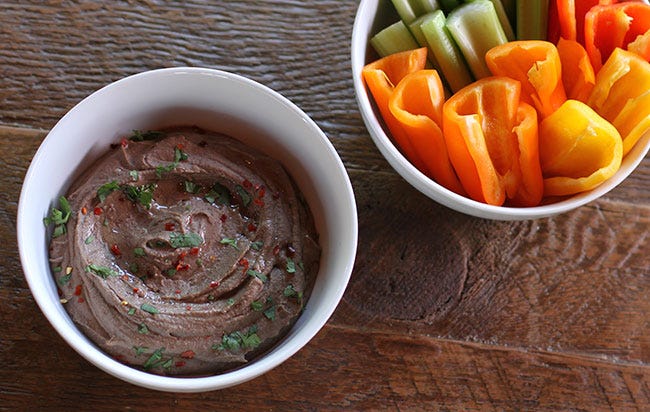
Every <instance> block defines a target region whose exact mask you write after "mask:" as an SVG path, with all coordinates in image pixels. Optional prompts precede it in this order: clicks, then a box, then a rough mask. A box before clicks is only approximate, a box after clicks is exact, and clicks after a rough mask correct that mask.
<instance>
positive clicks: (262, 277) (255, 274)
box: [246, 269, 268, 282]
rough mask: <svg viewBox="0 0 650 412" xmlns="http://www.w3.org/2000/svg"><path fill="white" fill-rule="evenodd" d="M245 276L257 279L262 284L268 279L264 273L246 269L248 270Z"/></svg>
mask: <svg viewBox="0 0 650 412" xmlns="http://www.w3.org/2000/svg"><path fill="white" fill-rule="evenodd" d="M246 274H247V275H248V276H252V277H255V278H258V279H259V280H261V281H262V282H266V281H267V280H268V278H267V277H266V275H265V274H264V273H261V272H258V271H256V270H253V269H248V270H247V271H246Z"/></svg>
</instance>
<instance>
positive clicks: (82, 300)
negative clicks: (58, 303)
mask: <svg viewBox="0 0 650 412" xmlns="http://www.w3.org/2000/svg"><path fill="white" fill-rule="evenodd" d="M85 301H86V299H84V298H79V299H77V302H79V303H84V302H85Z"/></svg>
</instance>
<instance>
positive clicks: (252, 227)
mask: <svg viewBox="0 0 650 412" xmlns="http://www.w3.org/2000/svg"><path fill="white" fill-rule="evenodd" d="M256 230H257V226H255V224H254V223H252V222H251V223H249V224H248V231H249V232H254V231H256Z"/></svg>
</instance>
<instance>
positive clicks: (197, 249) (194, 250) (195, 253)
mask: <svg viewBox="0 0 650 412" xmlns="http://www.w3.org/2000/svg"><path fill="white" fill-rule="evenodd" d="M200 250H201V249H199V248H198V247H193V248H192V249H190V255H194V256H197V255H198V254H199V251H200Z"/></svg>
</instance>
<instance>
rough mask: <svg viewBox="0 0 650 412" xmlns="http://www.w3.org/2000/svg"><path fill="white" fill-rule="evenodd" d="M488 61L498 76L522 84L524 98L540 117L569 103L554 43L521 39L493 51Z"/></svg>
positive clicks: (486, 56)
mask: <svg viewBox="0 0 650 412" xmlns="http://www.w3.org/2000/svg"><path fill="white" fill-rule="evenodd" d="M485 61H486V62H487V65H488V67H489V68H490V70H491V71H492V73H493V74H494V75H495V76H506V77H510V78H513V79H515V80H519V81H520V82H521V94H522V96H521V98H522V100H524V101H525V102H526V103H529V104H531V105H533V106H534V107H535V108H536V109H537V111H538V113H539V115H540V117H542V118H544V117H546V116H548V115H549V114H551V113H553V112H554V111H555V109H557V108H558V107H560V105H562V103H564V101H565V100H566V93H565V91H564V85H563V84H562V65H561V63H560V55H559V53H558V51H557V48H556V47H555V45H554V44H553V43H550V42H547V41H543V40H519V41H514V42H509V43H505V44H502V45H499V46H496V47H493V48H492V49H490V50H489V51H488V52H487V54H486V55H485Z"/></svg>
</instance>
